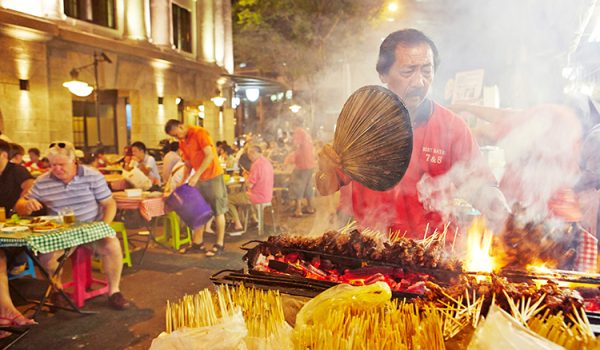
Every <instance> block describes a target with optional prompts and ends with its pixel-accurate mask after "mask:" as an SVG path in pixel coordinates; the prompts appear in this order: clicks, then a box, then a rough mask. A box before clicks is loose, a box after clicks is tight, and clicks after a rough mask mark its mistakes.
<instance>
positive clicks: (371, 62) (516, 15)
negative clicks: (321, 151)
mask: <svg viewBox="0 0 600 350" xmlns="http://www.w3.org/2000/svg"><path fill="white" fill-rule="evenodd" d="M592 3H593V1H591V0H573V1H560V0H530V1H521V0H506V1H494V0H484V1H471V0H457V1H452V2H447V1H427V0H425V1H416V2H411V3H407V5H406V6H405V7H404V11H405V13H403V15H402V16H401V18H397V19H396V20H395V21H393V22H387V23H384V24H383V25H379V26H377V27H373V28H371V29H370V30H371V32H369V33H360V35H357V36H363V37H365V38H366V40H365V41H360V40H357V41H356V45H354V46H347V47H345V48H344V49H343V50H341V51H340V52H338V53H336V54H335V55H333V58H332V60H331V62H330V64H329V65H328V67H329V68H328V69H327V70H326V71H324V72H321V73H320V74H319V77H317V78H316V84H315V86H314V88H315V91H318V97H319V104H318V107H317V108H316V109H315V111H313V113H314V127H315V128H320V127H323V128H325V129H328V130H333V128H334V125H335V121H336V119H337V116H338V113H339V111H340V110H341V107H342V105H343V103H344V101H345V100H346V98H347V97H348V96H349V95H350V94H351V93H352V92H353V91H355V90H356V89H358V88H359V87H361V86H364V85H368V84H381V82H380V81H379V77H378V75H377V73H376V71H375V63H376V61H377V54H378V48H379V44H380V43H381V40H383V38H385V36H387V35H388V34H389V33H391V32H393V31H395V30H398V29H402V28H407V27H413V28H416V29H419V30H422V31H423V32H424V33H425V34H427V35H428V36H429V37H431V38H432V39H433V41H434V42H435V43H436V45H437V47H438V50H439V52H440V57H441V64H440V67H439V69H438V70H437V71H436V72H435V78H434V83H433V86H432V91H431V93H430V96H431V97H433V99H434V100H436V101H438V102H440V103H442V104H448V103H449V102H450V101H448V100H447V99H445V95H446V94H445V91H444V87H445V86H446V85H447V83H448V82H449V80H451V79H453V78H454V77H455V75H456V73H458V72H462V71H468V70H474V69H483V70H484V72H485V73H484V82H483V84H484V85H486V86H489V85H496V86H498V91H499V95H500V96H499V97H500V103H501V106H502V107H503V108H520V109H523V111H522V112H521V113H519V114H518V119H515V120H514V121H512V122H513V124H512V125H505V127H506V130H504V131H503V134H502V135H495V136H496V138H495V139H494V142H493V143H492V144H495V145H497V146H498V147H500V148H502V149H503V150H504V152H505V155H506V159H505V161H506V171H505V176H504V178H503V181H502V182H501V183H500V190H501V191H502V192H503V193H504V195H505V197H506V199H507V204H508V206H512V205H513V204H515V203H521V204H522V205H524V206H526V207H527V213H526V218H527V219H531V220H540V219H541V218H545V217H547V216H548V215H551V214H556V213H554V212H553V210H554V209H555V208H554V209H553V208H552V204H553V203H554V202H557V201H555V199H556V198H555V197H556V196H557V194H560V193H561V190H563V189H566V188H569V187H571V186H572V185H573V183H574V181H575V180H576V173H577V161H578V152H577V150H578V146H579V142H580V137H581V136H580V135H581V126H580V125H579V124H578V122H577V118H576V117H574V116H573V114H572V112H570V111H566V110H563V109H561V108H560V107H557V106H553V107H550V106H544V107H535V106H540V105H541V104H543V103H558V102H560V101H563V100H564V96H563V89H564V87H565V85H566V84H567V83H568V82H567V81H566V80H565V78H563V77H562V69H563V68H564V67H565V66H567V65H568V64H569V63H570V62H569V57H570V55H571V54H572V52H573V49H574V45H576V40H577V37H578V36H579V35H580V32H581V31H582V26H583V25H584V23H583V18H584V17H585V13H586V11H588V10H589V8H590V5H591V4H592ZM345 25H346V26H347V27H348V29H347V30H350V31H351V30H352V23H346V24H345ZM497 122H499V123H500V124H503V123H502V122H503V121H497ZM495 131H498V130H495ZM482 146H483V145H482ZM434 180H435V181H432V179H431V178H427V177H424V178H423V179H421V181H420V182H419V188H418V191H419V196H420V199H421V200H422V201H423V203H424V205H425V206H426V207H427V208H430V209H432V210H434V209H435V210H438V211H440V212H441V213H442V214H443V215H444V216H445V217H447V218H449V217H451V216H454V217H456V216H458V217H459V218H460V217H463V218H465V220H467V218H470V217H472V216H474V215H475V213H476V212H477V211H480V212H482V213H483V214H484V215H485V216H486V217H488V218H489V219H491V220H492V221H495V222H502V221H503V219H505V215H506V211H504V210H503V208H501V207H502V206H503V204H502V203H499V202H498V193H497V190H494V189H493V187H491V186H488V184H487V183H486V181H487V180H486V181H484V180H482V179H481V178H478V177H477V176H474V175H473V173H472V169H470V167H469V166H468V165H467V164H458V165H456V166H455V167H453V168H452V169H451V170H450V171H448V172H447V173H446V174H445V175H443V176H440V177H436V178H435V179H434ZM482 188H485V189H489V190H488V191H487V192H481V189H482ZM463 199H464V201H463ZM471 205H472V206H473V207H474V208H472V207H471ZM369 210H371V211H372V213H370V214H372V217H373V218H377V219H374V220H372V221H373V222H374V224H380V226H381V223H382V222H385V219H386V218H385V213H386V212H387V208H384V207H383V206H377V205H374V206H373V207H370V208H369ZM568 210H569V209H567V211H568ZM559 211H560V210H559ZM500 213H502V214H500ZM562 214H565V213H559V215H562ZM567 214H568V213H567ZM382 216H384V217H382ZM379 228H381V227H379Z"/></svg>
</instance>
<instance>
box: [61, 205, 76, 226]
mask: <svg viewBox="0 0 600 350" xmlns="http://www.w3.org/2000/svg"><path fill="white" fill-rule="evenodd" d="M59 214H60V216H61V218H62V222H63V223H64V224H65V225H72V224H74V223H75V212H74V211H73V209H71V208H64V209H63V210H61V211H60V213H59Z"/></svg>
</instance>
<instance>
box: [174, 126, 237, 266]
mask: <svg viewBox="0 0 600 350" xmlns="http://www.w3.org/2000/svg"><path fill="white" fill-rule="evenodd" d="M165 132H166V133H167V134H168V135H169V136H171V137H175V138H177V139H179V149H180V150H181V153H182V155H183V160H184V161H185V163H186V166H187V168H188V169H189V170H190V171H191V170H193V171H194V174H193V175H192V176H191V177H190V178H189V180H188V184H189V185H190V186H192V187H195V188H196V189H197V190H198V191H199V192H200V194H201V195H202V197H204V199H205V200H206V202H207V203H208V204H209V205H210V206H211V208H212V210H213V213H214V215H215V222H216V224H217V242H216V243H215V244H214V245H213V247H212V248H211V249H206V247H205V246H204V226H200V227H198V228H195V229H194V232H193V235H192V245H191V247H190V248H189V249H188V250H187V251H188V252H191V253H205V254H206V256H209V257H210V256H215V255H220V254H222V253H223V250H224V238H225V213H226V212H227V188H226V187H225V181H224V180H223V168H222V167H221V164H220V163H219V156H218V155H217V149H216V147H215V144H214V142H213V140H212V138H211V137H210V135H209V133H208V131H206V129H204V128H202V127H200V126H192V125H184V124H183V123H182V122H180V121H179V120H175V119H171V120H169V121H168V122H167V124H166V125H165Z"/></svg>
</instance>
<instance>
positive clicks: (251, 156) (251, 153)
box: [248, 148, 260, 163]
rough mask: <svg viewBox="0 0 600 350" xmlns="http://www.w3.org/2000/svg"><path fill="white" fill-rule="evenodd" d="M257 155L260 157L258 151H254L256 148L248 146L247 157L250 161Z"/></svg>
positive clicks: (255, 158) (253, 160)
mask: <svg viewBox="0 0 600 350" xmlns="http://www.w3.org/2000/svg"><path fill="white" fill-rule="evenodd" d="M258 157H260V153H258V152H256V150H255V149H254V148H250V149H249V150H248V158H250V161H251V162H252V163H254V162H255V161H256V160H257V159H258Z"/></svg>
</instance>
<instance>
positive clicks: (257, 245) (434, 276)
mask: <svg viewBox="0 0 600 350" xmlns="http://www.w3.org/2000/svg"><path fill="white" fill-rule="evenodd" d="M265 247H268V248H273V249H277V250H279V251H281V252H282V253H284V254H292V253H296V254H301V256H302V257H303V260H305V261H311V259H313V258H319V259H321V260H328V261H330V262H331V263H332V264H333V265H334V266H335V267H336V269H337V270H342V271H343V270H346V269H348V270H357V269H369V268H372V269H373V273H376V272H381V273H386V272H390V271H396V272H398V271H401V272H410V273H419V274H423V275H427V276H429V277H430V280H433V281H435V282H436V283H438V284H440V285H448V284H449V282H450V280H451V279H452V278H456V277H458V276H459V275H460V273H458V272H455V271H448V270H441V269H428V268H419V267H411V268H410V269H409V268H406V267H403V266H399V265H395V264H389V263H383V262H378V261H371V260H366V259H358V258H354V257H348V256H340V255H332V254H326V253H322V252H316V251H309V250H303V249H293V248H282V247H275V246H274V245H272V244H270V243H269V242H266V241H260V240H252V241H248V242H246V243H244V244H243V245H242V246H241V249H242V250H245V251H246V254H245V255H244V257H243V259H244V261H246V263H247V269H242V270H221V271H219V272H217V273H215V274H214V275H212V276H211V281H212V282H213V283H215V284H217V285H220V284H228V285H239V284H242V283H243V284H244V285H246V286H252V287H255V288H260V289H277V290H279V291H280V292H282V293H285V294H290V295H297V296H304V297H314V296H316V295H318V294H319V293H321V292H322V291H324V290H326V289H328V288H330V287H333V286H335V285H337V284H339V283H338V282H334V281H327V280H318V279H313V278H307V277H304V276H303V270H302V269H299V268H298V267H296V266H294V265H291V264H287V263H285V262H279V261H274V260H271V261H269V264H268V266H269V268H270V269H272V270H276V271H279V272H280V273H273V272H265V271H257V270H256V269H255V268H256V266H257V259H258V257H259V256H260V253H261V249H264V248H265ZM365 277H368V276H365ZM392 295H393V297H395V298H406V299H412V298H415V297H418V296H419V294H415V293H410V292H400V291H392Z"/></svg>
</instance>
